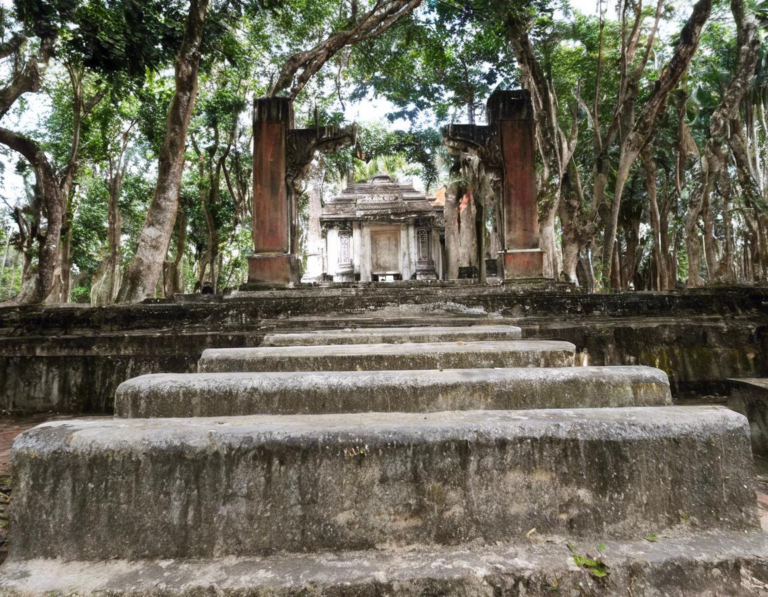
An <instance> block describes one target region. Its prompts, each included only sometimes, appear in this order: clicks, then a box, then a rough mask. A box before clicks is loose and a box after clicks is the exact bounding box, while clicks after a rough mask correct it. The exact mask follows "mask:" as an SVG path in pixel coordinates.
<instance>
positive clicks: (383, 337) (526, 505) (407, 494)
mask: <svg viewBox="0 0 768 597" xmlns="http://www.w3.org/2000/svg"><path fill="white" fill-rule="evenodd" d="M575 357H576V355H575V347H574V346H573V345H572V344H569V343H567V342H556V341H541V340H537V341H529V340H524V339H521V331H520V329H519V328H515V327H513V326H506V325H500V324H498V323H497V322H495V323H493V324H492V325H476V326H472V327H429V326H423V327H419V328H391V327H390V328H386V327H379V328H368V329H354V330H334V331H319V332H310V333H292V334H282V335H272V336H267V337H266V338H265V339H264V342H263V344H262V345H261V346H260V347H258V348H241V349H214V350H206V351H205V353H204V354H203V356H202V358H201V359H200V363H199V371H200V372H199V373H196V374H158V375H148V376H143V377H139V378H135V379H132V380H130V381H128V382H125V383H124V384H122V385H121V386H120V388H119V389H118V392H117V395H116V402H115V410H116V415H117V416H116V417H115V418H114V419H111V420H105V419H100V420H82V421H66V422H57V423H49V424H45V425H42V426H39V427H37V428H35V429H33V430H31V431H28V432H26V433H24V434H23V435H22V436H20V437H19V438H18V439H17V441H16V443H15V444H14V453H13V466H14V479H15V487H14V494H13V503H12V509H11V518H12V520H11V525H12V526H11V544H10V557H9V560H8V561H7V562H6V563H5V564H4V565H3V566H2V567H1V568H0V595H4V596H5V595H7V596H14V597H21V596H24V597H26V596H30V597H31V596H34V597H43V596H45V597H75V596H77V597H84V596H92V597H95V596H99V597H118V596H119V597H182V596H183V597H209V596H210V597H256V596H265V597H266V596H270V597H272V596H283V595H285V596H288V595H291V596H293V595H296V596H299V595H301V596H314V595H329V596H334V597H335V596H339V597H352V596H355V597H358V596H359V597H363V596H365V597H368V596H371V597H373V596H380V595H381V596H384V595H408V596H411V595H413V596H424V597H436V596H441V595H451V596H453V595H456V596H462V597H472V596H481V595H482V596H486V595H487V596H488V597H499V596H544V595H547V596H549V595H632V596H640V595H760V594H766V591H768V585H765V584H764V582H765V581H767V580H768V541H766V536H765V535H764V534H763V533H762V531H761V529H760V524H759V521H758V516H757V506H756V500H755V488H754V482H753V475H752V464H751V452H750V443H749V441H750V440H749V428H748V425H747V422H746V419H745V418H744V417H742V416H741V415H738V414H736V413H733V412H731V411H729V410H727V409H724V408H720V407H712V406H698V407H678V406H672V402H671V396H670V391H669V383H668V380H667V377H666V375H665V374H664V373H663V372H662V371H660V370H657V369H653V368H648V367H576V366H574V365H575Z"/></svg>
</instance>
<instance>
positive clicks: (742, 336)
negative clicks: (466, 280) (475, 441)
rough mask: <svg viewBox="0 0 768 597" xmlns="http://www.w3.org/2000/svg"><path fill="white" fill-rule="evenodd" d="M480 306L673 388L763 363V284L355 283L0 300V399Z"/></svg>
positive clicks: (722, 388)
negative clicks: (312, 332) (633, 287)
mask: <svg viewBox="0 0 768 597" xmlns="http://www.w3.org/2000/svg"><path fill="white" fill-rule="evenodd" d="M425 314H427V315H428V317H425ZM489 315H490V316H492V317H505V318H510V319H511V320H512V321H513V322H515V324H516V325H519V326H521V327H522V328H523V331H524V334H525V336H526V337H536V338H547V339H557V340H567V341H569V342H573V343H574V344H575V345H576V346H577V348H578V350H579V351H580V352H582V355H581V357H580V358H581V359H582V361H583V362H587V363H588V364H591V365H602V364H616V365H618V364H639V365H651V366H656V367H660V368H662V369H664V370H665V371H666V372H667V373H668V374H669V376H670V382H671V384H672V389H673V392H674V393H675V394H677V395H681V394H685V393H699V394H702V393H707V394H709V393H726V392H727V384H726V383H725V379H726V378H728V377H750V376H751V377H759V376H764V375H768V359H767V358H766V357H767V356H768V289H753V288H728V289H718V290H704V291H695V292H681V293H635V292H633V293H619V294H613V295H587V294H580V293H575V292H567V291H565V290H564V289H553V290H550V291H546V290H543V289H538V290H537V289H520V288H517V287H509V286H506V287H482V288H481V287H477V286H472V285H449V284H441V283H437V284H418V283H408V284H401V285H400V284H393V285H387V286H384V287H381V286H379V287H370V286H366V285H356V286H354V287H348V288H333V289H323V288H314V289H301V290H287V291H262V292H259V293H236V294H234V295H231V296H230V297H227V298H222V297H211V298H210V299H208V300H185V299H181V300H179V301H178V302H172V301H155V302H150V303H146V304H142V305H131V306H112V307H93V308H92V307H75V306H66V307H29V306H25V307H3V308H0V409H3V410H5V411H15V412H16V411H27V412H31V411H46V410H55V411H59V412H93V413H105V412H112V408H113V399H114V392H115V389H116V388H117V386H118V385H119V384H120V383H121V382H122V381H124V380H125V379H129V378H131V377H136V376H138V375H142V374H145V373H154V372H161V371H165V372H188V371H194V370H195V366H196V363H197V359H198V358H199V357H200V355H201V354H202V351H203V350H204V349H206V348H215V347H218V348H224V347H245V346H258V345H259V344H260V343H261V341H262V338H263V337H264V335H265V334H266V333H268V332H272V331H276V330H277V331H280V330H285V331H289V330H293V331H295V330H307V329H321V328H343V327H350V326H358V325H388V326H391V325H398V324H401V325H414V321H416V322H418V325H450V324H452V323H454V324H457V323H465V324H466V323H467V322H473V321H474V322H477V321H479V320H485V319H486V318H487V317H488V316H489Z"/></svg>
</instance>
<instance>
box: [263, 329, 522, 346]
mask: <svg viewBox="0 0 768 597" xmlns="http://www.w3.org/2000/svg"><path fill="white" fill-rule="evenodd" d="M522 337H523V332H522V330H521V329H520V328H519V327H516V326H512V325H475V326H457V327H446V326H440V327H438V326H435V327H405V328H403V327H401V328H390V327H382V328H377V327H365V328H348V329H343V330H319V331H316V332H306V333H287V334H268V335H267V336H265V337H264V341H263V343H262V346H322V345H329V344H403V343H406V342H457V341H464V342H476V341H483V340H519V339H520V338H522Z"/></svg>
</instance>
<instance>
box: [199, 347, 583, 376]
mask: <svg viewBox="0 0 768 597" xmlns="http://www.w3.org/2000/svg"><path fill="white" fill-rule="evenodd" d="M575 352H576V347H575V346H574V345H573V344H571V343H570V342H559V341H547V340H510V341H506V342H503V341H495V342H455V343H451V342H425V343H421V344H416V343H406V344H351V345H345V344H337V345H333V346H276V347H264V348H224V349H215V348H212V349H208V350H206V351H204V352H203V356H202V357H201V358H200V362H199V365H198V370H199V371H200V372H201V373H205V372H208V373H213V372H233V371H243V372H244V371H354V370H362V371H369V370H384V369H386V370H402V371H404V370H419V369H486V368H489V367H569V366H572V365H573V364H574V356H575Z"/></svg>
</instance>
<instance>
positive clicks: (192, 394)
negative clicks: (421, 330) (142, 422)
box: [115, 367, 672, 418]
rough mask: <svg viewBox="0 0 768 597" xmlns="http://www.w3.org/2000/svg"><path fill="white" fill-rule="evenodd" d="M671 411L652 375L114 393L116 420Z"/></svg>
mask: <svg viewBox="0 0 768 597" xmlns="http://www.w3.org/2000/svg"><path fill="white" fill-rule="evenodd" d="M669 404H672V397H671V394H670V391H669V380H668V379H667V374H666V373H664V372H663V371H661V370H660V369H654V368H652V367H562V368H551V369H538V368H518V369H446V370H444V371H435V370H426V371H330V372H311V371H307V372H292V373H189V374H183V373H161V374H154V375H143V376H141V377H135V378H133V379H130V380H128V381H126V382H124V383H123V384H121V385H120V387H119V388H118V389H117V394H116V396H115V413H116V414H117V416H118V417H131V418H152V417H219V416H231V415H254V414H273V415H278V414H283V415H285V414H331V413H355V412H371V411H373V412H391V411H399V412H435V411H448V410H519V409H526V408H602V407H624V406H661V405H669Z"/></svg>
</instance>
